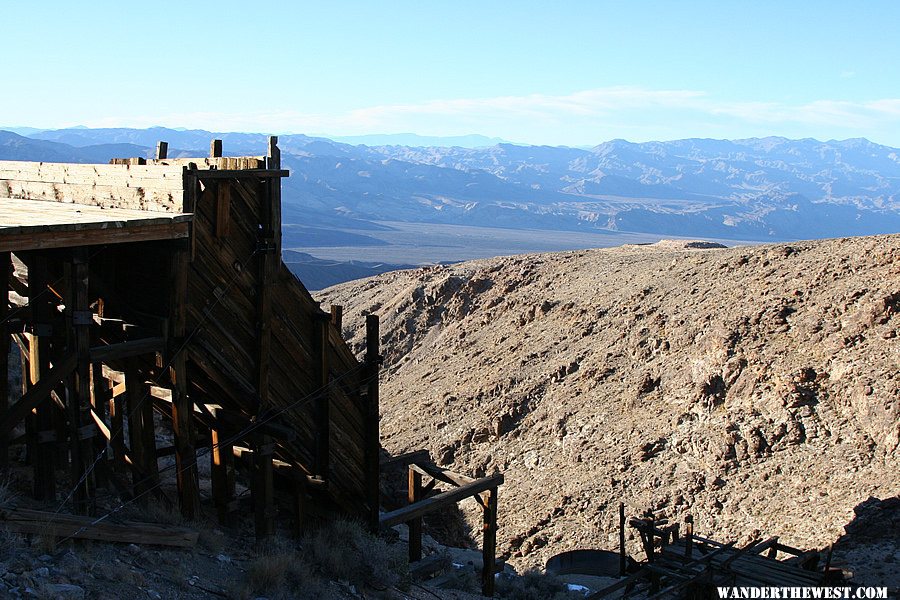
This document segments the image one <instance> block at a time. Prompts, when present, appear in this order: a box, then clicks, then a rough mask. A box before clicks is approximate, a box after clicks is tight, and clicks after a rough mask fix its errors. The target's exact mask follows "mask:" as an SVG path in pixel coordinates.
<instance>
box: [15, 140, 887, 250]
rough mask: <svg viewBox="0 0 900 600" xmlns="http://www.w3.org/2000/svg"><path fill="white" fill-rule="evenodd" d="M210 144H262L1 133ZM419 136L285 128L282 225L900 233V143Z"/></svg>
mask: <svg viewBox="0 0 900 600" xmlns="http://www.w3.org/2000/svg"><path fill="white" fill-rule="evenodd" d="M401 135H404V136H405V134H401ZM368 137H369V136H363V137H360V138H345V139H349V140H351V141H359V140H362V139H364V138H368ZM469 137H471V136H467V137H466V139H467V140H468V141H469V142H473V141H474V140H473V139H469ZM212 138H219V139H222V140H223V145H224V148H225V152H226V154H231V155H242V154H250V155H258V154H261V153H262V152H263V149H264V148H265V147H266V135H265V134H258V133H212V132H209V131H203V130H174V129H165V128H150V129H87V128H72V129H62V130H49V131H37V130H35V131H31V132H30V134H29V137H25V136H21V135H17V134H15V133H11V132H0V159H14V160H46V161H65V162H105V161H106V160H108V159H109V158H111V157H118V156H150V155H152V152H153V149H154V148H155V145H156V142H157V141H159V140H165V141H167V142H169V147H170V151H169V152H170V156H181V155H183V156H187V155H201V156H202V155H205V154H206V153H207V151H208V148H209V141H210V139H212ZM401 139H406V138H393V141H395V142H398V141H401ZM414 139H420V140H421V142H422V144H423V145H405V144H398V143H392V144H389V145H388V144H380V142H383V141H391V136H387V137H385V136H373V137H371V138H369V141H370V142H371V144H370V145H351V144H346V143H341V142H338V141H334V140H329V139H327V138H322V137H311V136H306V135H285V136H279V147H280V148H281V149H282V158H283V163H284V165H285V166H286V167H287V168H289V169H291V172H292V173H291V177H290V178H288V179H287V180H285V182H284V194H283V198H284V215H285V223H300V224H303V226H304V227H306V228H309V229H311V230H314V229H316V228H318V229H320V230H321V231H326V232H330V231H334V230H338V229H343V228H349V229H354V230H360V229H363V230H364V229H366V228H370V227H377V225H376V224H375V223H374V222H375V221H407V222H426V223H447V224H465V225H490V226H493V227H510V228H530V229H556V230H576V231H592V230H597V231H603V230H606V231H609V230H613V231H636V232H648V233H658V234H661V235H682V236H692V237H707V238H710V237H712V238H726V239H744V240H773V241H774V240H788V239H799V238H818V237H834V236H844V235H863V234H874V233H891V232H897V231H900V210H898V209H900V149H897V148H891V147H887V146H880V145H878V144H874V143H872V142H869V141H868V140H865V139H850V140H844V141H833V140H832V141H828V142H820V141H816V140H812V139H804V140H789V139H785V138H776V137H771V138H762V139H748V140H732V141H729V140H709V139H688V140H677V141H671V142H648V143H640V144H635V143H630V142H627V141H624V140H613V141H610V142H606V143H603V144H600V145H598V146H596V147H594V148H591V149H578V148H566V147H549V146H520V145H513V144H507V143H498V144H494V145H491V146H488V147H474V148H473V147H462V142H461V145H460V146H452V147H448V146H429V145H427V144H428V142H429V138H414ZM484 139H485V140H487V138H484ZM432 141H433V140H432ZM489 141H490V140H489ZM320 233H321V232H320ZM363 237H364V236H363Z"/></svg>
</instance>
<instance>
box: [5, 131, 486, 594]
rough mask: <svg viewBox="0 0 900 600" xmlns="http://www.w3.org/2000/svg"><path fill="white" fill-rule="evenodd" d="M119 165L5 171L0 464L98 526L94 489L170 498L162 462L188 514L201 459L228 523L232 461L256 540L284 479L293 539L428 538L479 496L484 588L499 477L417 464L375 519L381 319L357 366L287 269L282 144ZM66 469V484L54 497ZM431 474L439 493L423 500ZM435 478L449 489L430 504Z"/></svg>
mask: <svg viewBox="0 0 900 600" xmlns="http://www.w3.org/2000/svg"><path fill="white" fill-rule="evenodd" d="M112 163H113V164H109V165H81V164H53V163H32V162H10V161H0V264H2V265H3V268H5V269H7V271H8V277H5V278H4V280H5V281H8V288H7V294H8V296H9V298H10V302H9V303H4V304H3V305H2V307H0V310H3V311H4V314H3V315H2V323H3V324H4V326H5V328H6V333H7V335H0V351H2V352H4V353H5V355H8V354H9V351H10V349H11V344H12V345H17V346H18V348H19V350H20V352H21V356H22V357H23V361H22V365H23V371H24V377H23V379H24V385H23V390H22V396H21V398H19V399H17V400H15V401H14V402H9V400H8V399H9V397H10V396H9V390H8V389H3V390H0V461H6V460H7V458H8V456H9V452H8V449H9V447H10V445H24V446H25V447H26V448H27V453H26V454H27V458H28V461H29V463H30V465H31V468H32V469H33V481H34V495H35V497H36V498H38V499H43V500H56V501H59V500H62V501H64V502H65V501H68V500H72V501H73V503H74V508H75V511H76V512H78V513H82V514H92V513H94V512H95V506H94V498H95V495H94V489H95V486H96V485H98V484H103V485H106V484H110V485H116V486H117V487H119V488H120V490H125V491H126V492H127V493H128V494H131V496H132V497H133V498H143V497H147V496H149V495H151V494H157V495H158V494H161V492H160V489H161V488H160V485H159V484H160V481H161V480H162V477H163V476H164V475H166V476H170V475H171V473H161V468H160V459H161V458H162V457H165V456H171V455H174V458H175V461H174V463H173V464H171V465H169V466H167V467H165V469H170V470H171V471H173V472H174V475H175V478H176V480H177V495H178V503H179V505H180V507H181V511H182V513H183V514H184V515H185V516H187V517H194V516H196V515H197V514H198V511H199V509H200V493H199V478H198V462H197V461H198V450H200V453H201V454H202V458H203V459H204V460H206V455H208V456H209V460H210V461H211V484H212V489H211V496H212V499H213V501H214V503H215V505H216V508H217V511H218V514H219V518H220V519H221V520H222V521H223V522H227V521H228V520H229V519H230V517H231V515H232V514H233V513H234V511H235V510H236V506H237V504H236V502H235V494H234V490H235V478H234V468H235V461H236V460H239V461H242V463H243V464H246V465H248V466H249V472H250V478H249V480H250V490H251V493H252V499H253V510H254V513H255V525H256V532H257V536H258V537H260V538H264V537H267V536H269V535H271V534H272V532H273V531H274V516H275V506H274V502H273V497H274V492H273V484H274V479H275V476H276V475H278V476H279V478H280V479H281V480H282V481H283V482H284V483H285V484H286V486H287V487H288V488H289V489H290V491H291V492H292V495H291V496H290V497H292V498H293V500H292V501H291V502H292V508H293V510H292V511H291V513H292V514H293V516H294V519H293V521H294V523H295V524H296V526H297V527H300V526H301V524H302V523H303V521H304V519H305V518H306V517H307V516H310V515H321V514H327V513H332V512H339V513H343V514H347V515H351V516H354V517H357V518H360V519H363V520H364V521H366V522H367V523H369V525H370V526H371V527H372V528H373V529H375V528H378V527H379V526H382V525H383V526H387V525H392V524H395V523H399V522H408V523H409V524H410V525H411V527H412V528H413V530H414V531H415V532H418V535H419V536H420V535H421V516H422V515H423V514H425V513H427V512H429V511H433V510H437V509H440V508H441V507H443V506H446V505H447V504H448V503H453V502H457V501H458V500H460V499H462V498H465V497H470V496H474V497H476V498H477V499H479V501H480V502H482V505H483V506H484V507H485V515H486V516H485V541H486V546H485V556H486V560H485V564H486V565H488V566H489V569H486V570H485V573H486V574H485V586H487V587H486V591H489V590H490V588H491V587H492V585H493V576H492V574H493V564H494V545H495V532H496V498H497V486H498V485H500V484H501V483H502V476H496V477H493V478H486V479H484V480H473V479H469V478H465V477H463V476H460V475H456V474H453V473H450V472H449V471H446V470H442V469H438V468H437V467H435V466H434V465H433V464H431V463H430V461H427V460H424V459H423V457H422V456H421V455H417V456H415V457H414V458H415V459H416V460H417V462H418V463H419V465H422V466H417V465H416V464H415V463H414V462H413V460H409V461H406V462H405V463H403V462H402V461H401V463H402V464H403V465H404V466H407V467H409V468H410V471H409V473H410V475H409V478H410V498H409V499H410V503H411V506H409V507H405V508H404V509H400V510H399V511H392V512H389V513H380V512H379V504H380V491H379V476H380V460H381V459H382V456H381V448H380V443H379V428H378V420H379V416H378V415H379V398H378V368H379V367H378V365H379V353H378V352H379V350H378V337H379V334H378V318H377V316H375V315H369V316H368V317H367V320H366V328H367V342H368V344H367V350H366V356H365V358H364V359H363V360H362V361H360V360H358V359H357V358H356V357H355V356H354V355H353V353H352V352H351V351H350V349H349V348H348V346H347V344H346V343H345V342H344V340H343V338H342V336H341V313H340V308H339V307H334V308H333V309H332V310H331V311H330V312H325V311H323V310H322V309H321V308H320V306H319V303H318V302H316V301H315V300H314V299H313V298H312V297H311V296H310V294H309V292H308V291H307V290H306V289H305V288H304V287H303V285H302V284H301V283H300V281H298V280H297V278H296V277H295V276H294V275H293V274H292V273H291V272H290V271H289V270H288V269H287V267H286V266H285V265H284V264H283V263H282V261H281V178H282V177H286V176H288V172H287V171H284V170H282V169H281V161H280V155H279V149H278V147H277V139H276V138H271V139H270V143H269V148H268V152H267V155H266V156H258V157H239V158H228V157H222V149H221V142H219V141H214V142H213V144H212V148H211V152H210V158H199V159H198V158H191V159H168V158H166V152H165V146H164V144H163V143H161V144H160V148H159V149H158V151H157V158H156V159H155V160H143V159H122V160H119V159H117V160H114V161H112ZM2 364H3V367H2V368H3V369H4V370H5V369H6V368H7V362H6V361H2ZM7 381H8V377H7V376H6V373H3V374H2V375H0V384H2V385H3V386H4V387H6V386H7ZM160 418H162V419H163V420H165V421H167V422H168V423H169V424H170V427H164V428H160V427H159V426H158V423H157V422H158V421H159V420H160ZM170 430H171V432H172V435H171V436H168V433H167V432H168V431H170ZM169 437H171V438H172V441H171V442H167V444H166V445H163V444H161V443H160V442H159V440H162V439H166V440H168V439H169ZM393 464H395V465H396V464H398V463H397V462H396V461H395V462H394V463H393ZM2 466H3V464H2V462H0V467H2ZM60 469H68V470H69V473H70V477H68V478H66V479H65V480H64V481H65V483H64V484H63V485H59V486H58V485H57V481H56V474H57V473H58V472H59V470H60ZM423 469H424V470H423ZM422 475H426V476H430V477H433V478H434V481H433V482H432V483H430V484H429V485H428V486H425V488H424V491H423V487H422V485H421V476H422ZM281 476H283V477H281ZM129 478H130V479H131V481H130V482H128V481H127V479H129ZM438 481H441V482H443V483H446V484H449V485H451V486H453V487H454V488H455V489H453V490H451V491H449V492H444V493H443V494H438V495H437V496H434V495H433V494H434V492H432V497H429V498H426V497H425V496H426V495H427V493H428V492H429V491H430V490H432V489H433V488H434V485H435V483H437V482H438ZM482 496H484V497H482ZM417 548H418V550H417ZM411 556H412V557H413V558H414V559H418V558H421V546H420V545H415V544H413V546H411Z"/></svg>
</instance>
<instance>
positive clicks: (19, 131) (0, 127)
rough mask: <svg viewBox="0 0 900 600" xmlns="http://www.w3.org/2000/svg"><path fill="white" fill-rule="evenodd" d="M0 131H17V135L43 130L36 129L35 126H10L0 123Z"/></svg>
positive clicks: (31, 133) (32, 133)
mask: <svg viewBox="0 0 900 600" xmlns="http://www.w3.org/2000/svg"><path fill="white" fill-rule="evenodd" d="M0 131H11V132H13V133H17V134H19V135H34V134H35V133H40V132H41V131H44V130H43V129H37V128H36V127H12V126H6V125H0Z"/></svg>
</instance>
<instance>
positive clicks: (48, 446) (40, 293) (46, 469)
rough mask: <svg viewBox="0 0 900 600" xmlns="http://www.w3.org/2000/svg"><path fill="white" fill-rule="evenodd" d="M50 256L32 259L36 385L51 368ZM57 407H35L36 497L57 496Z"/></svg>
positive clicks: (32, 376)
mask: <svg viewBox="0 0 900 600" xmlns="http://www.w3.org/2000/svg"><path fill="white" fill-rule="evenodd" d="M48 284H49V278H48V276H47V259H46V257H45V255H44V254H42V253H40V252H38V253H35V254H34V255H33V256H31V257H30V260H29V261H28V305H29V307H30V308H31V312H32V327H33V328H34V331H33V332H32V333H31V334H29V335H28V379H29V380H30V381H31V385H35V384H36V383H37V382H38V380H40V378H41V377H43V376H45V375H46V374H47V372H48V371H49V370H50V343H49V338H50V334H51V333H52V330H51V329H52V327H51V316H52V310H53V308H52V307H51V304H50V299H49V298H48V295H49V291H48V290H47V286H48ZM53 410H54V407H53V405H52V403H51V402H50V399H49V398H47V399H45V400H43V401H41V403H40V404H39V405H38V406H37V408H36V409H35V413H36V415H37V416H36V417H35V418H34V425H35V435H34V438H35V439H34V442H35V443H34V446H35V456H34V459H33V462H32V464H33V466H34V497H35V498H36V499H38V500H55V499H56V474H55V473H54V470H55V462H56V461H55V460H54V444H55V442H56V441H57V434H56V431H55V430H54V427H53Z"/></svg>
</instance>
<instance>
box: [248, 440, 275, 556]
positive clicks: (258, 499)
mask: <svg viewBox="0 0 900 600" xmlns="http://www.w3.org/2000/svg"><path fill="white" fill-rule="evenodd" d="M253 440H254V444H253V471H252V474H251V482H250V484H251V486H252V487H251V492H252V494H253V516H254V526H255V529H256V541H257V542H258V543H262V542H265V541H266V540H268V539H269V538H270V537H272V535H274V534H275V503H274V495H275V489H274V483H273V478H272V454H273V452H274V450H275V444H274V443H273V442H272V438H271V437H270V436H268V435H265V434H263V433H259V432H258V431H257V432H256V433H254V435H253Z"/></svg>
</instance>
